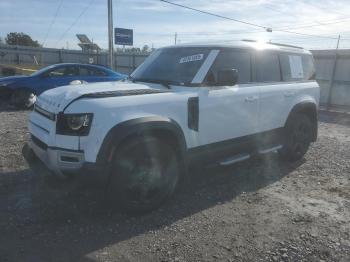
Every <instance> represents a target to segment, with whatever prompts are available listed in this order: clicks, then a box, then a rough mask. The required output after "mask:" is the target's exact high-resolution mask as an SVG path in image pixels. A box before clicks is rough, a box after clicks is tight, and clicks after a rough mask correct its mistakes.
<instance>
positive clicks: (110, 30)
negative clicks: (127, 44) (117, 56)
mask: <svg viewBox="0 0 350 262" xmlns="http://www.w3.org/2000/svg"><path fill="white" fill-rule="evenodd" d="M107 3H108V65H109V66H110V68H111V69H112V70H114V61H113V60H114V55H113V3H112V0H108V2H107Z"/></svg>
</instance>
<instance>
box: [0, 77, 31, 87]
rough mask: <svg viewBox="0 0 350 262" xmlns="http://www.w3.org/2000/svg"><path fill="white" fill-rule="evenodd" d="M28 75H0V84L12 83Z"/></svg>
mask: <svg viewBox="0 0 350 262" xmlns="http://www.w3.org/2000/svg"><path fill="white" fill-rule="evenodd" d="M28 77H29V76H25V75H14V76H6V77H0V85H1V84H3V83H6V84H7V83H12V82H14V81H17V80H20V79H23V78H28Z"/></svg>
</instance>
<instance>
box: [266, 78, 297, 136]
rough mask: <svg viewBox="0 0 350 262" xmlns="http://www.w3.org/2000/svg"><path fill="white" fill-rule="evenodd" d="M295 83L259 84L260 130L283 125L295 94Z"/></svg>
mask: <svg viewBox="0 0 350 262" xmlns="http://www.w3.org/2000/svg"><path fill="white" fill-rule="evenodd" d="M295 87H296V84H283V83H276V84H265V85H260V110H259V122H260V123H259V125H260V128H259V129H260V130H259V131H260V132H264V131H268V130H272V129H275V128H279V127H283V126H284V124H285V121H286V119H287V116H288V114H289V111H290V109H291V107H292V104H293V103H294V98H295V96H296V93H297V90H296V88H295Z"/></svg>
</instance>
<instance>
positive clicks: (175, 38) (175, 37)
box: [174, 32, 177, 45]
mask: <svg viewBox="0 0 350 262" xmlns="http://www.w3.org/2000/svg"><path fill="white" fill-rule="evenodd" d="M174 40H175V45H176V43H177V32H175V39H174Z"/></svg>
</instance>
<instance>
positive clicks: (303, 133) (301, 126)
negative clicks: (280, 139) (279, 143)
mask: <svg viewBox="0 0 350 262" xmlns="http://www.w3.org/2000/svg"><path fill="white" fill-rule="evenodd" d="M312 131H313V130H312V123H311V121H310V119H309V118H308V117H307V116H306V115H305V114H300V113H296V114H293V115H291V116H290V118H289V119H288V122H287V124H286V126H285V137H284V139H285V140H284V141H285V143H284V145H283V148H282V149H281V150H280V151H279V153H280V156H281V157H282V159H284V160H287V161H297V160H300V159H302V158H303V156H304V155H305V154H306V152H307V151H308V149H309V146H310V144H311V141H312Z"/></svg>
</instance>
